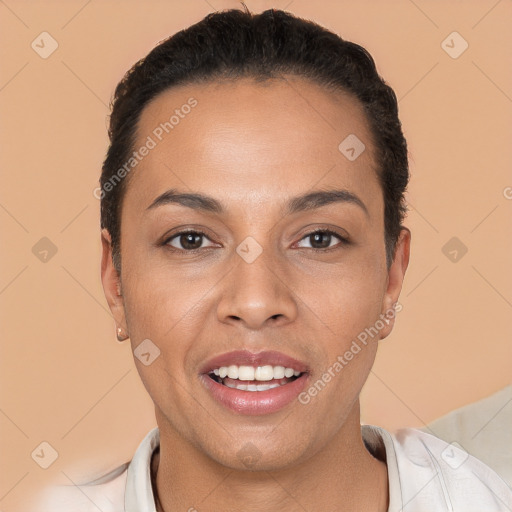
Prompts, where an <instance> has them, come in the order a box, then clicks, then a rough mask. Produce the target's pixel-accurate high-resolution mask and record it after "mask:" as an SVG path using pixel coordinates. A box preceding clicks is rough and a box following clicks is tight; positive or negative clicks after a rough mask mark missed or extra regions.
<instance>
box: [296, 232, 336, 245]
mask: <svg viewBox="0 0 512 512" xmlns="http://www.w3.org/2000/svg"><path fill="white" fill-rule="evenodd" d="M336 238H337V239H338V241H339V242H341V243H343V242H346V240H345V239H344V238H343V237H342V236H340V235H338V234H337V233H335V232H334V231H329V230H322V231H314V232H313V233H309V234H307V235H306V236H305V237H304V238H302V240H301V241H300V242H299V244H300V243H301V242H302V241H304V240H309V243H310V245H302V246H301V245H299V247H307V248H311V249H327V248H329V247H333V246H334V245H337V244H336V243H335V239H336Z"/></svg>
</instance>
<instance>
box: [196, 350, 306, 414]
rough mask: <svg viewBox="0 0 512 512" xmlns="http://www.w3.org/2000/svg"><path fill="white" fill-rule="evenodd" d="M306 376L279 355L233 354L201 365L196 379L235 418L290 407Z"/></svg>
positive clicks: (302, 369) (301, 368)
mask: <svg viewBox="0 0 512 512" xmlns="http://www.w3.org/2000/svg"><path fill="white" fill-rule="evenodd" d="M308 376H309V371H308V368H307V367H306V365H305V364H304V363H301V362H300V361H297V360H296V359H293V358H291V357H288V356H286V355H284V354H282V353H279V352H268V351H267V352H259V353H257V354H254V353H251V352H249V351H245V350H243V351H236V352H231V353H229V354H224V355H222V356H219V357H217V358H215V359H213V360H211V361H210V362H209V363H207V364H206V365H205V367H204V368H203V370H202V372H201V374H200V378H201V381H202V382H203V384H204V385H205V386H206V388H207V390H208V391H209V392H210V394H211V396H212V398H214V399H215V401H216V402H218V403H220V404H221V405H222V406H224V407H227V408H228V409H230V410H231V411H234V412H236V413H239V414H248V415H259V414H270V413H273V412H277V411H279V410H280V409H283V408H284V407H285V406H287V405H288V404H290V403H291V402H292V401H293V400H294V399H296V398H297V396H298V395H299V394H300V392H301V391H302V390H303V388H304V386H305V384H306V381H307V379H308Z"/></svg>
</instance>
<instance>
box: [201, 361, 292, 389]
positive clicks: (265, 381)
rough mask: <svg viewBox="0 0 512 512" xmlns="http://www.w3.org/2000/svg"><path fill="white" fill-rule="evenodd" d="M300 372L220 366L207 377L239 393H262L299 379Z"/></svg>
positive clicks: (276, 367) (266, 366) (286, 369)
mask: <svg viewBox="0 0 512 512" xmlns="http://www.w3.org/2000/svg"><path fill="white" fill-rule="evenodd" d="M301 374H302V372H300V371H298V370H295V369H294V368H289V367H284V366H271V365H265V366H257V367H254V366H238V365H234V364H233V365H230V366H221V367H220V368H214V369H213V370H212V371H211V372H210V373H208V377H210V378H211V379H213V380H214V381H215V382H218V383H219V384H222V385H223V386H227V387H228V388H231V389H238V390H240V391H249V392H251V393H254V392H262V391H268V390H269V389H274V388H278V387H280V386H286V384H289V383H290V382H293V381H294V380H295V379H297V378H298V377H300V376H301Z"/></svg>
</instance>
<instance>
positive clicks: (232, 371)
mask: <svg viewBox="0 0 512 512" xmlns="http://www.w3.org/2000/svg"><path fill="white" fill-rule="evenodd" d="M228 377H229V378H230V379H238V366H236V365H234V364H232V365H231V366H230V367H229V368H228Z"/></svg>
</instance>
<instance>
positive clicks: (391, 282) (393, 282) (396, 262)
mask: <svg viewBox="0 0 512 512" xmlns="http://www.w3.org/2000/svg"><path fill="white" fill-rule="evenodd" d="M410 246H411V232H410V230H409V229H408V228H406V227H404V226H402V228H401V230H400V235H399V236H398V240H397V243H396V248H395V256H394V258H393V262H392V263H391V266H390V267H389V270H388V279H387V281H388V283H387V288H386V292H385V294H384V300H383V301H382V311H381V315H380V318H381V319H382V321H383V323H384V327H383V328H382V329H381V330H380V339H384V338H385V337H386V336H388V335H389V333H390V332H391V331H392V330H393V326H394V325H395V317H396V314H397V313H398V312H399V311H401V309H402V305H401V304H397V303H398V297H399V296H400V292H401V290H402V284H403V282H404V277H405V271H406V270H407V266H408V265H409V254H410Z"/></svg>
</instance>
